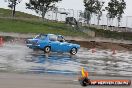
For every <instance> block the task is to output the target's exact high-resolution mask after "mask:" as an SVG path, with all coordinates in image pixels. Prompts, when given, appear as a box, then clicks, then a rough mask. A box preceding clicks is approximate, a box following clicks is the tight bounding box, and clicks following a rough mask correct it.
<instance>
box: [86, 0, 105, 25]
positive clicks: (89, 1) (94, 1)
mask: <svg viewBox="0 0 132 88" xmlns="http://www.w3.org/2000/svg"><path fill="white" fill-rule="evenodd" d="M103 5H104V2H101V1H99V0H84V6H85V11H84V18H86V19H87V23H88V24H89V21H90V20H91V16H92V14H93V13H94V14H97V18H98V24H99V20H100V17H101V16H102V7H103Z"/></svg>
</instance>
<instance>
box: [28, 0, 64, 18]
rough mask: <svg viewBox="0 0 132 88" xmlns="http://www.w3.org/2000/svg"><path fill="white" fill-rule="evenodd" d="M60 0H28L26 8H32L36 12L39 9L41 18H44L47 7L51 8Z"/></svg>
mask: <svg viewBox="0 0 132 88" xmlns="http://www.w3.org/2000/svg"><path fill="white" fill-rule="evenodd" d="M59 1H62V0H29V3H26V6H27V8H28V9H33V10H35V11H36V12H37V13H38V12H39V11H40V12H41V13H42V14H41V15H42V18H43V19H44V17H45V14H46V12H47V11H48V10H49V9H52V8H53V7H54V6H55V3H56V2H59Z"/></svg>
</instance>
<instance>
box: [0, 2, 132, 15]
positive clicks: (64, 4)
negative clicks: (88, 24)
mask: <svg viewBox="0 0 132 88" xmlns="http://www.w3.org/2000/svg"><path fill="white" fill-rule="evenodd" d="M0 1H1V2H0V8H8V7H7V3H5V2H4V1H5V0H0ZM103 1H105V2H108V1H109V0H103ZM125 1H126V4H127V6H126V7H127V8H126V10H125V15H127V16H132V10H131V9H132V6H131V4H132V0H125ZM25 2H28V0H22V2H21V3H20V5H18V6H17V7H18V8H17V10H18V11H23V12H28V13H30V12H31V13H33V12H32V11H30V10H27V9H25ZM57 6H58V7H59V8H66V9H74V10H84V5H83V0H62V2H59V3H58V4H57ZM33 14H35V13H33Z"/></svg>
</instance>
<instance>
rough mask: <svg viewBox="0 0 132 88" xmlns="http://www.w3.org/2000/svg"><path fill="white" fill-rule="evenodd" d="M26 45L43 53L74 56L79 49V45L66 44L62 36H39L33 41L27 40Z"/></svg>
mask: <svg viewBox="0 0 132 88" xmlns="http://www.w3.org/2000/svg"><path fill="white" fill-rule="evenodd" d="M26 44H27V47H29V48H31V49H40V50H43V51H44V52H45V53H49V52H62V53H64V52H69V53H70V54H72V55H75V54H76V53H77V51H78V49H79V48H80V45H78V44H72V43H68V42H66V41H65V39H64V37H63V36H62V35H55V34H39V35H37V36H36V37H35V38H33V39H28V40H27V41H26Z"/></svg>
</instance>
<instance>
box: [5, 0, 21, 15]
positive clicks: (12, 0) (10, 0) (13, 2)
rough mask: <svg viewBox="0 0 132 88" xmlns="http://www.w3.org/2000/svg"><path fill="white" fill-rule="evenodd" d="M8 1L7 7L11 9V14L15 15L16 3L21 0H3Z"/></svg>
mask: <svg viewBox="0 0 132 88" xmlns="http://www.w3.org/2000/svg"><path fill="white" fill-rule="evenodd" d="M5 1H7V2H8V3H9V5H8V7H9V8H11V9H12V16H13V17H15V12H16V5H17V4H18V3H20V2H21V1H22V0H5Z"/></svg>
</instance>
